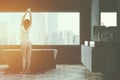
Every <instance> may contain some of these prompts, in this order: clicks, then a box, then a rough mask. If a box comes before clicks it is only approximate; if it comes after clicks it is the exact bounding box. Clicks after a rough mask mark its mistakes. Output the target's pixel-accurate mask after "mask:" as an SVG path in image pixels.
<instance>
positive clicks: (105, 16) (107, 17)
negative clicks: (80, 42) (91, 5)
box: [100, 12, 117, 27]
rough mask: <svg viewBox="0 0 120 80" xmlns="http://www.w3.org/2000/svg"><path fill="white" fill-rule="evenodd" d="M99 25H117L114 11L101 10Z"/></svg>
mask: <svg viewBox="0 0 120 80" xmlns="http://www.w3.org/2000/svg"><path fill="white" fill-rule="evenodd" d="M100 17H101V26H106V27H117V13H116V12H101V16H100Z"/></svg>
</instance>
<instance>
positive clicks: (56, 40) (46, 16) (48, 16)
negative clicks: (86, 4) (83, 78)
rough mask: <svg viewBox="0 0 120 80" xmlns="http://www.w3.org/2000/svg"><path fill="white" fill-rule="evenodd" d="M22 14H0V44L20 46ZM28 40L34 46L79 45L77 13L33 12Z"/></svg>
mask: <svg viewBox="0 0 120 80" xmlns="http://www.w3.org/2000/svg"><path fill="white" fill-rule="evenodd" d="M23 15H24V13H23V12H1V13H0V44H8V45H9V44H13V45H16V44H20V27H21V25H20V24H21V20H22V16H23ZM32 18H33V20H32V26H31V31H30V39H31V42H32V44H34V45H79V44H80V13H79V12H33V13H32Z"/></svg>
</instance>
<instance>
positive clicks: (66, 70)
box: [0, 65, 103, 80]
mask: <svg viewBox="0 0 120 80" xmlns="http://www.w3.org/2000/svg"><path fill="white" fill-rule="evenodd" d="M0 80H103V75H102V74H101V73H90V72H89V71H88V70H87V69H86V68H85V67H84V66H82V65H57V67H56V69H54V70H51V71H48V72H46V73H44V74H0Z"/></svg>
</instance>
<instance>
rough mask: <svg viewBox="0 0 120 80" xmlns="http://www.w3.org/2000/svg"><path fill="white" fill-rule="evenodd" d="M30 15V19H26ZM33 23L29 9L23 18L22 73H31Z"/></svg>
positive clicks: (21, 30)
mask: <svg viewBox="0 0 120 80" xmlns="http://www.w3.org/2000/svg"><path fill="white" fill-rule="evenodd" d="M27 13H29V19H26V15H27ZM31 23H32V15H31V9H30V8H28V9H27V10H26V12H25V14H24V16H23V18H22V22H21V29H20V32H21V50H22V73H30V63H31V49H32V45H31V42H30V37H29V32H30V27H31Z"/></svg>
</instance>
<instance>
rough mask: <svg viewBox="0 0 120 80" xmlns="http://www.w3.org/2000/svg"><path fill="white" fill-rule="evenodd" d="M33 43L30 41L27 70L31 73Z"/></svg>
mask: <svg viewBox="0 0 120 80" xmlns="http://www.w3.org/2000/svg"><path fill="white" fill-rule="evenodd" d="M31 49H32V47H31V43H29V47H28V50H27V72H28V73H30V66H31Z"/></svg>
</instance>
